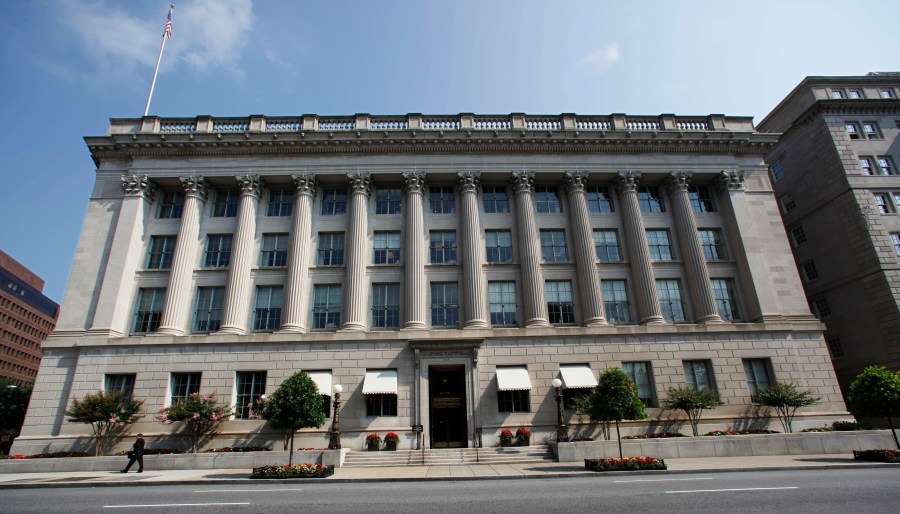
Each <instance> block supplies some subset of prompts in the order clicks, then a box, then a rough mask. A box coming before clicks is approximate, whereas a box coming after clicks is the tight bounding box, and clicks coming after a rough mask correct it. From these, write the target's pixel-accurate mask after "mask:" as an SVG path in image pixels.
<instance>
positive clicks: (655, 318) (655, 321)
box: [641, 316, 667, 325]
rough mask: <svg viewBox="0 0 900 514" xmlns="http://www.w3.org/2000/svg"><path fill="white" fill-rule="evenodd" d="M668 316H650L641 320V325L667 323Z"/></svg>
mask: <svg viewBox="0 0 900 514" xmlns="http://www.w3.org/2000/svg"><path fill="white" fill-rule="evenodd" d="M666 324H667V322H666V318H664V317H662V316H649V317H646V318H644V319H642V320H641V325H666Z"/></svg>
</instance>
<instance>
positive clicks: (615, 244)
mask: <svg viewBox="0 0 900 514" xmlns="http://www.w3.org/2000/svg"><path fill="white" fill-rule="evenodd" d="M594 249H595V250H596V252H597V259H599V260H600V262H615V261H620V260H622V257H621V255H620V254H619V238H618V236H617V235H616V231H615V230H595V231H594Z"/></svg>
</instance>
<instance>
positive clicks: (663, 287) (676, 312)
mask: <svg viewBox="0 0 900 514" xmlns="http://www.w3.org/2000/svg"><path fill="white" fill-rule="evenodd" d="M656 293H657V295H658V296H659V306H660V308H661V309H662V315H663V317H664V318H665V319H667V320H668V321H671V322H677V321H684V304H683V303H682V302H681V288H680V287H679V286H678V281H677V280H657V281H656Z"/></svg>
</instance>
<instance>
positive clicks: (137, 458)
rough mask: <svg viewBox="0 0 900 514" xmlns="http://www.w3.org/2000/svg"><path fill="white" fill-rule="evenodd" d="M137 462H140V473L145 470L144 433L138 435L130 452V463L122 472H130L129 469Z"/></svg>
mask: <svg viewBox="0 0 900 514" xmlns="http://www.w3.org/2000/svg"><path fill="white" fill-rule="evenodd" d="M135 462H137V463H138V471H137V472H138V473H143V472H144V434H138V435H137V441H135V442H134V444H133V445H132V446H131V451H130V452H128V465H127V466H125V469H123V470H122V471H121V473H128V470H129V469H131V465H132V464H134V463H135Z"/></svg>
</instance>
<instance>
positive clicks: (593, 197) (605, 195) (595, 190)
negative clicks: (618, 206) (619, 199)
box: [587, 186, 615, 213]
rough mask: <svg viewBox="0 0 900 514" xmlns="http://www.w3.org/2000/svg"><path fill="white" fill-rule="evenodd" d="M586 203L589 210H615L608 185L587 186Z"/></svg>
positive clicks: (608, 211) (603, 211)
mask: <svg viewBox="0 0 900 514" xmlns="http://www.w3.org/2000/svg"><path fill="white" fill-rule="evenodd" d="M587 204H588V211H589V212H602V213H610V212H615V208H613V202H612V197H611V196H610V194H609V188H608V187H600V186H588V187H587Z"/></svg>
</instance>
